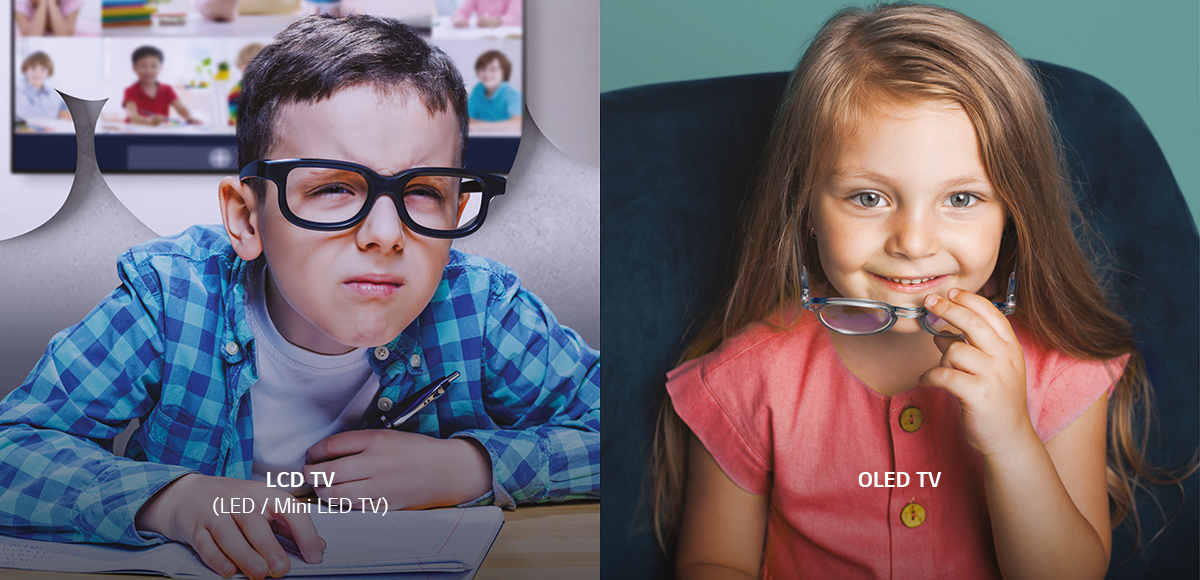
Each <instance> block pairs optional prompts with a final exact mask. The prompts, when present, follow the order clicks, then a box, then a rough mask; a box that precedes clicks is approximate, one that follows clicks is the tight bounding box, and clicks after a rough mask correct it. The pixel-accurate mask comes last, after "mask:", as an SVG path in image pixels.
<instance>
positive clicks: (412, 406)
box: [367, 371, 458, 429]
mask: <svg viewBox="0 0 1200 580" xmlns="http://www.w3.org/2000/svg"><path fill="white" fill-rule="evenodd" d="M457 378H458V371H454V372H452V373H450V374H448V375H446V376H444V377H442V378H440V379H438V380H436V381H433V382H432V383H430V384H429V385H428V386H426V387H425V388H423V389H418V390H417V392H415V393H413V394H412V396H410V397H408V398H407V399H404V400H403V401H400V403H398V404H397V405H396V406H394V407H392V409H391V411H389V412H387V413H384V414H383V416H381V417H379V418H378V419H376V420H374V421H372V422H371V424H370V425H367V429H394V428H396V427H399V426H401V425H403V424H404V422H405V421H407V420H409V419H411V418H412V416H413V415H416V414H417V411H420V410H421V409H424V408H425V405H428V404H430V403H432V402H433V401H434V400H435V399H437V398H438V397H440V396H442V393H445V392H446V389H448V388H450V383H452V382H454V379H457Z"/></svg>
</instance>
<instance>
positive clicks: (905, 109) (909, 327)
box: [812, 102, 1005, 332]
mask: <svg viewBox="0 0 1200 580" xmlns="http://www.w3.org/2000/svg"><path fill="white" fill-rule="evenodd" d="M812 216H813V224H814V228H815V234H816V238H817V249H818V251H819V253H820V256H821V267H822V268H823V269H824V271H825V275H826V276H827V277H828V279H829V283H830V285H831V286H832V288H830V289H829V292H830V294H831V295H840V296H844V297H848V298H867V299H871V300H880V301H883V302H887V303H888V304H892V305H895V306H921V303H922V301H923V299H924V297H925V296H927V295H929V294H938V295H940V296H945V295H946V293H947V292H949V291H950V289H951V288H962V289H964V290H968V291H971V292H978V291H979V290H980V289H981V288H982V287H983V285H984V284H985V283H986V282H987V280H988V278H989V277H990V276H991V274H992V270H993V269H994V268H995V265H996V259H997V256H998V255H999V251H1000V236H1001V233H1002V232H1003V229H1004V220H1005V213H1004V207H1003V204H1002V203H1001V200H1000V198H999V196H998V195H997V193H996V192H995V190H994V189H993V188H992V185H991V183H990V182H989V181H988V179H987V174H986V172H985V171H984V168H983V163H982V161H981V160H980V156H979V145H978V142H977V140H976V135H975V127H974V125H972V124H971V120H970V118H968V117H967V114H966V112H964V111H963V109H962V107H961V106H960V105H958V104H957V103H948V102H930V103H923V104H916V105H912V104H896V105H888V106H883V107H880V108H879V109H878V110H877V112H876V113H875V114H874V115H872V116H870V117H868V118H867V119H866V120H865V121H864V122H863V124H862V126H860V127H859V131H858V132H857V133H856V134H854V135H851V136H849V137H848V138H846V139H843V140H842V143H841V151H840V156H839V157H838V160H837V163H836V164H835V166H834V168H833V171H832V172H831V174H830V175H829V177H827V178H826V179H825V180H823V181H822V182H820V183H818V184H817V188H816V190H815V192H814V196H813V201H812ZM892 330H894V331H899V332H920V327H919V325H918V324H917V321H916V320H915V319H905V318H901V319H900V320H899V321H897V323H896V326H894V327H893V328H892Z"/></svg>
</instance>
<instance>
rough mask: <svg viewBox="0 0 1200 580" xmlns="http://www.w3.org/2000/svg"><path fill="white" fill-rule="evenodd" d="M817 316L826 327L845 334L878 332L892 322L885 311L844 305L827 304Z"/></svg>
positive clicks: (889, 314) (890, 316)
mask: <svg viewBox="0 0 1200 580" xmlns="http://www.w3.org/2000/svg"><path fill="white" fill-rule="evenodd" d="M819 314H820V316H821V321H822V322H824V323H825V325H826V326H828V327H830V328H834V329H836V330H838V331H839V332H845V333H847V334H871V333H873V332H878V331H879V329H881V328H883V327H885V326H887V325H888V323H889V322H891V320H892V315H891V313H889V312H887V311H886V310H881V309H879V308H865V307H862V306H848V305H844V304H827V305H825V306H824V307H823V308H821V311H820V313H819Z"/></svg>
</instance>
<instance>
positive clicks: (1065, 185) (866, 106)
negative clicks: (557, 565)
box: [650, 5, 1195, 553]
mask: <svg viewBox="0 0 1200 580" xmlns="http://www.w3.org/2000/svg"><path fill="white" fill-rule="evenodd" d="M929 101H953V102H955V103H958V104H959V105H960V106H962V108H963V110H964V111H966V113H967V115H968V116H969V117H970V119H971V122H972V123H973V124H974V126H975V131H976V134H977V136H978V141H979V150H980V155H981V157H982V162H983V166H984V168H985V170H986V171H987V176H988V178H989V179H990V181H991V183H992V184H993V186H994V188H995V190H996V192H997V194H998V195H999V196H1000V198H1001V200H1002V202H1003V204H1004V208H1005V210H1006V213H1007V218H1008V219H1007V224H1006V226H1005V229H1004V233H1003V235H1002V238H1001V244H1000V255H999V259H998V261H997V265H996V268H995V271H994V272H993V273H992V279H991V282H990V284H989V285H988V286H985V287H992V288H997V289H1003V288H1005V287H1006V284H1005V283H1004V282H1005V280H1006V278H1007V276H1008V273H1009V272H1011V271H1013V269H1014V268H1015V269H1016V271H1017V280H1018V285H1019V289H1018V293H1017V294H1018V296H1021V297H1022V298H1021V301H1020V304H1019V305H1018V308H1017V311H1016V313H1015V314H1014V315H1013V318H1014V319H1015V320H1016V321H1017V322H1018V323H1019V324H1021V325H1023V326H1024V327H1025V328H1027V329H1028V330H1029V331H1030V332H1031V333H1032V334H1033V335H1034V336H1035V337H1036V339H1037V340H1039V341H1040V342H1042V343H1043V344H1045V345H1047V346H1049V347H1050V348H1053V349H1055V350H1058V351H1060V352H1063V353H1065V354H1067V355H1070V356H1073V357H1076V358H1081V359H1091V360H1108V359H1111V358H1114V357H1117V356H1120V355H1124V354H1129V355H1130V359H1129V362H1128V364H1127V365H1126V367H1125V370H1124V373H1123V374H1122V375H1121V377H1120V379H1119V381H1118V383H1117V386H1116V389H1115V391H1114V392H1113V395H1112V399H1111V400H1110V401H1109V407H1108V412H1109V421H1108V425H1109V434H1108V461H1107V463H1108V482H1107V483H1108V493H1109V498H1110V502H1111V504H1110V505H1111V506H1112V513H1111V517H1112V524H1113V525H1114V526H1115V525H1116V524H1117V523H1119V522H1120V521H1121V520H1122V519H1124V518H1125V517H1126V516H1127V515H1131V516H1133V517H1132V520H1133V525H1134V527H1135V530H1136V533H1137V535H1138V536H1140V526H1139V524H1138V518H1137V510H1136V505H1135V504H1134V502H1133V490H1134V489H1136V488H1137V487H1139V486H1141V485H1143V484H1144V482H1154V483H1177V482H1179V481H1181V480H1182V479H1184V478H1186V477H1187V475H1190V473H1191V472H1192V471H1194V470H1195V462H1194V461H1193V462H1192V464H1191V465H1189V466H1188V468H1186V469H1185V470H1183V472H1181V473H1167V472H1163V471H1161V470H1158V469H1155V468H1153V467H1151V466H1149V465H1148V463H1147V461H1146V459H1145V455H1144V450H1145V447H1146V441H1147V426H1148V424H1149V422H1150V419H1151V417H1150V409H1151V405H1150V396H1151V391H1150V388H1149V384H1148V381H1147V379H1146V373H1145V368H1144V365H1143V362H1142V359H1141V357H1140V356H1139V355H1138V352H1137V348H1136V346H1135V344H1134V339H1133V335H1132V333H1131V331H1130V327H1129V324H1128V323H1127V322H1126V321H1125V320H1124V319H1123V318H1121V316H1119V315H1118V314H1116V313H1115V312H1113V310H1112V309H1111V308H1110V307H1109V305H1108V302H1107V300H1106V299H1105V291H1104V289H1103V288H1102V287H1101V285H1100V284H1099V283H1098V282H1097V279H1096V277H1095V276H1094V273H1095V274H1096V275H1100V274H1101V273H1102V272H1100V271H1099V268H1098V267H1096V266H1095V264H1094V263H1090V262H1089V260H1088V259H1087V258H1086V257H1085V251H1084V246H1086V247H1087V250H1088V252H1087V253H1088V254H1091V255H1092V256H1093V257H1095V258H1100V257H1102V256H1103V253H1104V249H1103V246H1102V244H1100V243H1099V242H1098V241H1097V240H1098V238H1096V237H1095V236H1093V235H1091V233H1090V230H1088V229H1087V226H1086V225H1079V226H1077V228H1076V229H1074V230H1073V229H1072V226H1071V224H1072V222H1073V221H1074V222H1075V223H1077V224H1086V221H1085V220H1083V219H1082V218H1081V216H1080V214H1079V210H1078V208H1077V206H1076V204H1075V201H1074V197H1073V193H1072V189H1071V185H1070V182H1069V180H1068V177H1067V172H1066V169H1065V165H1064V161H1063V155H1062V151H1061V145H1060V139H1059V137H1058V134H1057V131H1056V129H1055V127H1054V124H1053V121H1052V120H1051V115H1050V112H1049V109H1048V106H1047V104H1046V101H1045V98H1044V97H1043V95H1042V91H1041V87H1040V85H1039V83H1038V80H1037V78H1036V77H1035V76H1034V72H1033V70H1032V69H1031V68H1030V66H1029V65H1028V64H1027V63H1026V62H1025V61H1024V60H1023V59H1022V58H1021V57H1020V56H1018V55H1017V54H1016V52H1015V51H1014V50H1013V49H1012V48H1011V47H1010V46H1009V45H1008V43H1007V42H1005V40H1004V39H1003V38H1001V37H1000V36H999V35H998V34H996V32H994V31H993V30H991V29H990V28H988V27H987V26H984V25H983V24H981V23H979V22H977V21H975V20H973V19H971V18H968V17H967V16H964V15H962V14H959V13H958V12H954V11H952V10H947V9H944V8H939V7H934V6H923V5H878V6H875V7H873V8H870V9H867V10H863V9H856V8H851V9H847V10H843V11H842V12H839V13H838V14H837V15H835V16H834V17H833V18H832V19H830V20H829V22H827V23H826V24H825V26H824V27H823V28H822V29H821V31H820V32H818V33H817V36H816V37H815V38H814V40H813V42H812V44H811V46H810V47H809V48H808V50H807V51H806V52H805V54H804V56H803V57H802V58H801V60H800V63H799V65H798V66H797V67H796V69H795V71H793V73H792V75H791V78H790V79H789V81H788V84H787V87H786V89H785V92H784V97H783V100H782V102H781V103H780V105H779V109H778V111H777V112H776V116H775V121H774V125H773V128H772V132H771V135H770V138H769V141H768V143H767V149H766V153H765V154H764V159H763V161H762V164H761V167H760V175H759V179H758V182H757V183H756V185H755V187H754V189H753V190H752V192H751V193H752V196H751V199H750V200H749V202H748V207H747V211H746V213H745V215H743V216H742V218H743V225H742V233H743V239H742V243H741V247H740V249H739V254H738V263H737V270H736V274H735V276H734V279H733V282H732V285H731V286H730V288H729V289H728V291H727V292H726V294H725V295H724V296H723V298H722V299H721V300H720V301H719V302H718V304H717V305H716V307H715V309H714V311H713V313H712V314H711V316H710V317H709V319H708V321H707V323H705V325H704V326H703V327H702V328H701V330H700V332H699V334H698V336H697V337H696V338H695V339H694V340H693V341H692V342H691V343H690V344H689V346H688V347H687V349H686V352H685V353H684V355H683V357H682V360H688V359H691V358H695V357H698V356H701V355H704V354H706V353H708V352H710V351H712V350H713V349H715V348H716V347H717V346H719V345H720V344H721V342H722V341H724V340H725V339H727V338H729V337H731V336H733V335H735V334H737V333H738V332H739V331H741V330H742V329H743V328H744V327H745V326H747V325H749V324H751V323H754V322H762V321H765V320H766V319H767V318H768V317H769V316H770V315H771V314H772V313H775V312H779V311H780V310H782V309H783V308H784V307H785V306H786V305H788V304H790V303H794V302H795V301H796V300H798V297H799V295H800V290H799V274H800V272H799V269H800V264H801V263H803V264H804V265H806V266H807V267H808V270H809V275H810V277H811V278H813V280H814V282H816V283H820V282H822V281H823V279H824V274H823V272H822V270H821V266H820V264H821V262H820V258H819V256H818V254H817V250H816V247H815V244H813V243H811V240H810V238H809V237H808V236H807V235H805V232H808V231H809V229H810V228H811V227H812V224H811V219H812V218H811V215H810V202H811V199H812V195H813V190H814V187H815V185H816V184H817V183H819V182H820V180H821V179H823V178H824V177H825V176H826V175H828V173H829V171H830V170H831V168H832V166H833V164H834V162H836V160H837V152H838V147H839V138H841V137H843V136H845V135H848V134H851V132H852V131H854V130H855V129H856V128H857V127H859V126H860V123H861V122H862V120H863V119H864V118H865V117H866V116H868V115H870V114H871V113H872V111H873V107H875V106H878V105H879V104H881V103H897V102H899V103H921V102H929ZM1077 236H1078V238H1077ZM1098 261H1099V260H1097V262H1098ZM783 328H784V327H781V328H780V329H781V330H782V329H783ZM681 362H682V361H681ZM689 437H690V432H689V431H688V429H687V426H686V425H685V424H684V423H683V421H682V420H680V418H679V417H678V415H676V414H675V411H674V409H673V408H672V406H671V404H670V400H669V399H668V398H666V397H664V401H663V404H662V406H661V408H660V413H659V418H658V424H657V427H656V435H655V442H654V449H653V452H652V456H651V458H650V459H651V462H652V469H651V471H652V473H654V479H653V481H652V482H651V489H650V499H651V502H652V507H653V521H654V528H655V534H656V536H657V538H658V541H659V544H660V546H661V547H662V548H663V549H664V551H666V552H668V553H670V552H671V549H670V546H673V544H674V539H675V535H676V532H677V529H676V528H677V526H678V521H679V516H680V512H681V510H682V507H683V496H684V491H685V486H686V478H687V445H688V440H689Z"/></svg>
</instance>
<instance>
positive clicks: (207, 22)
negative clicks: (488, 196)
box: [9, 0, 524, 174]
mask: <svg viewBox="0 0 1200 580" xmlns="http://www.w3.org/2000/svg"><path fill="white" fill-rule="evenodd" d="M42 1H43V2H46V1H48V2H57V3H58V5H59V7H60V11H61V12H62V13H64V15H67V16H68V17H69V20H72V21H73V24H74V27H73V30H71V31H70V32H71V33H72V34H71V35H70V36H66V35H58V36H56V35H54V33H55V32H63V30H62V29H60V30H58V31H55V30H51V29H50V26H49V24H47V25H46V30H43V31H41V35H38V34H37V33H36V32H32V29H33V25H34V24H36V22H35V21H36V18H28V17H25V18H22V16H23V15H24V14H26V13H30V12H32V10H34V9H33V6H34V5H35V2H34V1H33V0H12V3H11V9H12V10H13V26H12V31H11V39H12V55H13V61H14V62H13V67H12V77H11V81H10V84H9V88H10V91H11V95H12V100H11V103H12V111H11V113H12V117H11V119H12V120H13V124H12V159H11V169H12V172H13V173H73V172H74V171H75V154H76V152H75V128H74V125H73V124H72V121H71V120H70V118H69V116H68V115H67V113H65V112H62V110H63V109H64V108H65V104H64V103H63V101H62V99H61V97H59V96H58V94H57V92H56V91H62V92H63V93H66V94H68V95H71V96H75V97H79V98H83V99H104V98H107V99H108V101H107V102H106V103H105V105H104V108H103V110H102V112H101V114H100V119H99V121H98V123H97V124H96V137H95V141H96V158H97V161H98V162H99V165H100V170H101V171H104V172H109V173H219V174H229V173H231V172H236V171H237V170H238V168H237V167H236V164H237V158H236V154H235V141H234V133H235V130H236V125H235V123H236V121H235V119H234V118H233V115H232V114H231V107H230V98H231V94H236V90H237V88H238V87H239V81H240V79H241V76H242V68H243V66H244V59H245V58H246V57H247V56H249V55H251V54H252V53H253V50H254V48H253V47H254V46H255V45H261V44H266V43H268V42H269V41H270V39H271V37H273V36H274V35H275V34H276V33H277V32H279V31H280V30H282V29H283V28H285V27H286V26H287V25H288V24H290V23H291V22H293V21H294V20H296V19H297V18H300V17H302V16H305V15H308V14H313V13H316V12H318V11H329V10H341V11H343V12H357V13H365V14H375V15H380V16H388V17H392V18H397V19H400V20H402V21H404V22H405V23H407V24H409V25H410V26H412V27H413V28H414V29H415V30H416V31H417V32H418V34H420V35H421V36H422V37H423V38H425V39H426V40H428V41H430V42H431V43H433V44H434V45H436V46H438V47H439V48H441V49H442V50H443V51H445V52H446V54H448V55H449V56H450V58H451V59H452V60H453V61H454V62H455V64H456V65H458V68H459V71H460V72H461V73H462V77H463V81H464V83H465V85H466V89H467V92H468V94H472V91H475V90H484V87H483V86H480V87H478V88H477V87H476V85H480V84H481V77H480V76H479V75H477V74H476V70H475V65H476V61H477V60H478V59H479V58H480V57H481V56H482V55H484V54H485V53H488V52H489V51H499V52H500V53H502V54H503V55H504V58H505V59H506V60H507V62H508V64H509V67H508V68H509V74H508V80H507V81H504V82H505V83H506V84H507V87H505V88H501V89H491V88H490V87H489V89H490V90H488V91H486V92H488V93H491V94H490V98H491V100H492V102H493V103H496V102H497V101H496V99H495V97H497V96H498V95H501V94H502V93H501V92H499V91H504V92H505V93H508V94H507V96H508V98H510V99H515V100H517V101H519V102H520V108H519V109H518V110H521V111H523V108H524V90H523V89H524V84H523V78H524V74H523V73H524V70H523V68H524V67H523V58H522V56H523V48H524V44H523V43H524V41H523V33H522V32H523V30H522V26H521V24H520V22H519V20H518V21H516V22H515V23H509V22H501V23H499V25H498V26H495V25H494V24H496V23H495V22H483V23H481V22H479V17H478V15H476V14H467V15H464V14H461V12H460V11H459V8H460V6H461V4H462V3H463V0H342V1H341V2H336V1H333V2H330V1H325V2H317V1H313V0H238V2H236V4H237V5H238V11H239V12H240V13H239V14H237V15H236V16H235V17H234V18H233V19H232V20H229V21H224V22H221V21H216V20H213V19H211V18H206V17H205V16H204V15H203V14H202V13H201V12H200V11H199V9H198V8H199V7H200V6H201V5H203V4H204V3H205V2H208V3H209V4H210V5H212V4H216V3H218V2H214V0H42ZM218 1H219V0H218ZM225 2H227V3H229V4H233V3H234V2H233V0H225ZM68 12H70V13H71V14H74V16H70V15H69V14H67V13H68ZM35 16H36V15H35ZM22 26H27V27H28V29H27V30H22V29H21V28H22ZM23 32H29V34H24V33H23ZM142 46H153V47H155V48H157V49H158V50H160V51H162V54H163V59H162V62H161V66H160V69H159V72H158V76H157V80H158V83H159V86H160V87H161V86H163V85H167V86H170V87H171V90H173V91H174V92H175V94H176V95H177V96H178V100H179V103H181V104H182V105H183V106H184V107H185V108H186V110H187V111H188V113H189V114H190V116H191V117H192V118H194V119H195V121H198V123H189V122H187V121H186V120H185V119H184V118H183V117H182V116H181V115H180V113H179V111H178V110H177V109H176V108H175V107H172V108H171V109H170V110H169V115H168V116H167V119H166V121H165V122H161V123H159V124H157V125H145V124H138V123H133V122H130V120H129V119H128V116H127V114H126V111H125V107H124V106H122V100H123V98H124V95H125V92H126V89H127V88H129V87H132V86H133V85H135V84H137V83H138V75H137V73H136V72H135V70H134V66H133V61H132V55H133V52H134V51H135V50H136V49H138V48H139V47H142ZM239 57H240V59H242V60H243V62H239ZM493 62H495V63H499V60H498V59H496V58H494V57H493V58H489V59H488V63H489V64H490V63H493ZM491 82H492V84H493V85H494V82H495V81H491ZM38 84H40V85H41V88H40V89H38V88H36V85H38ZM512 108H516V107H515V106H514V107H512ZM489 113H490V115H489ZM496 115H497V112H496V107H493V108H492V110H491V111H490V112H482V111H478V110H476V109H475V108H474V107H472V108H471V116H472V117H476V116H490V117H491V118H495V117H496ZM520 127H521V123H520V120H519V119H517V120H512V119H510V120H508V121H507V122H496V121H490V120H482V119H477V120H473V121H472V123H471V134H470V138H469V140H468V145H467V159H466V166H467V168H468V169H473V170H479V171H490V172H496V173H506V172H508V170H509V169H510V168H511V167H512V163H513V158H514V157H515V156H516V152H517V146H518V145H519V143H520V137H521V133H520V131H521V129H520Z"/></svg>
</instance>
